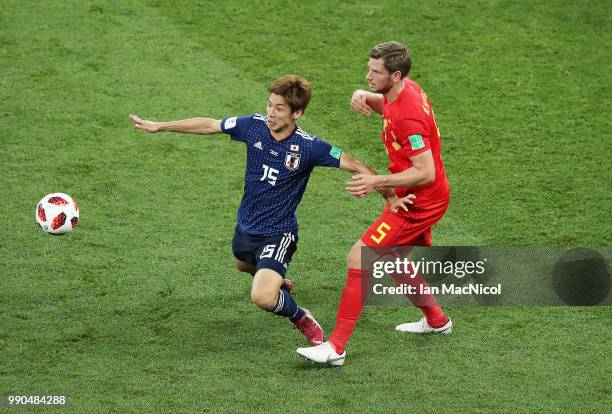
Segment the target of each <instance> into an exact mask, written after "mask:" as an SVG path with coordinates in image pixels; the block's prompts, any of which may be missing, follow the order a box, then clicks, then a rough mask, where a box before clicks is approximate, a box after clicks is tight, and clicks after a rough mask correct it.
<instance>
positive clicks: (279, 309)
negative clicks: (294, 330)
mask: <svg viewBox="0 0 612 414" xmlns="http://www.w3.org/2000/svg"><path fill="white" fill-rule="evenodd" d="M272 312H273V313H275V314H277V315H280V316H284V317H286V318H289V320H291V322H295V321H297V320H299V319H300V318H301V317H302V316H303V315H304V314H305V313H306V312H304V309H302V308H300V307H299V306H298V304H297V302H296V301H295V299H293V296H291V293H289V292H287V291H286V290H285V289H280V291H279V292H278V300H277V302H276V307H275V308H274V309H273V310H272Z"/></svg>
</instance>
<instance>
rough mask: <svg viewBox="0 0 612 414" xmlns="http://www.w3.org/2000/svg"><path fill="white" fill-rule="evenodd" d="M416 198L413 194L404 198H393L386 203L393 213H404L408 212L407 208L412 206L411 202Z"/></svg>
mask: <svg viewBox="0 0 612 414" xmlns="http://www.w3.org/2000/svg"><path fill="white" fill-rule="evenodd" d="M415 198H416V196H415V195H414V194H408V195H407V196H406V197H402V198H399V197H398V196H393V197H389V198H387V202H388V203H389V208H391V211H393V212H394V213H397V212H398V211H399V210H400V209H401V210H404V211H408V206H409V205H412V204H413V201H412V200H414V199H415Z"/></svg>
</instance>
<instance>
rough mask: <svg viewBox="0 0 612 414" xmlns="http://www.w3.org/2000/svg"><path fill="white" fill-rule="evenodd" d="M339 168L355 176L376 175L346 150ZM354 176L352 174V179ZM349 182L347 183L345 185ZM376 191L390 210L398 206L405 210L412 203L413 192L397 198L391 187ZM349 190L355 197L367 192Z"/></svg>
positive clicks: (362, 195) (396, 208) (394, 209)
mask: <svg viewBox="0 0 612 414" xmlns="http://www.w3.org/2000/svg"><path fill="white" fill-rule="evenodd" d="M340 168H341V169H343V170H344V171H348V172H351V173H357V175H356V176H371V177H378V176H377V175H376V171H374V170H373V169H372V168H371V167H369V166H368V165H366V164H364V163H362V162H360V161H357V160H356V159H354V158H353V157H351V156H350V155H348V154H347V153H346V152H343V153H342V156H341V157H340ZM356 176H354V177H353V179H354V178H355V177H356ZM351 182H352V181H351ZM351 182H349V183H347V186H348V184H350V183H351ZM347 190H348V187H347ZM376 191H378V193H379V194H380V195H381V196H383V198H384V199H385V200H387V202H388V203H389V205H390V207H391V210H393V211H394V212H396V211H397V210H398V209H400V208H401V209H402V210H406V211H407V210H408V204H412V200H413V199H414V198H415V195H414V194H408V195H407V196H406V197H403V198H399V197H398V196H397V195H396V194H395V191H393V189H391V188H380V189H376ZM349 192H350V193H351V194H352V195H353V196H355V197H364V196H365V195H366V194H367V192H366V193H364V194H355V193H354V192H352V191H350V190H349Z"/></svg>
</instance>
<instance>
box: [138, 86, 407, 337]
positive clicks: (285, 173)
mask: <svg viewBox="0 0 612 414" xmlns="http://www.w3.org/2000/svg"><path fill="white" fill-rule="evenodd" d="M268 91H269V96H268V106H267V116H262V115H259V114H252V115H248V116H242V117H228V118H223V119H221V120H218V119H210V118H201V117H200V118H190V119H184V120H180V121H170V122H154V121H148V120H143V119H141V118H140V117H138V116H137V115H130V120H132V122H134V126H135V127H136V128H139V129H142V130H145V131H147V132H160V131H168V132H181V133H192V134H203V135H208V134H216V133H221V132H222V133H225V134H229V135H230V137H231V139H232V140H235V141H241V142H243V143H245V144H246V151H247V162H246V172H245V175H244V194H243V196H242V201H241V202H240V207H239V209H238V223H237V225H236V230H235V233H234V238H233V240H232V248H233V253H234V256H235V259H236V268H237V269H238V270H240V271H242V272H247V273H250V274H251V275H253V283H252V286H251V301H252V302H253V303H254V304H255V305H257V306H258V307H259V308H261V309H263V310H265V311H268V312H273V313H275V314H277V315H280V316H284V317H287V318H289V320H290V321H291V322H292V323H293V324H294V325H295V327H296V328H297V329H299V331H300V332H302V333H303V334H304V336H305V337H306V338H307V339H308V341H309V343H310V344H311V345H313V346H315V345H319V344H321V343H323V342H324V332H323V329H322V328H321V326H320V325H319V323H318V322H317V321H316V319H315V318H314V317H313V316H312V314H311V313H310V312H309V311H308V310H306V309H304V308H302V307H300V306H299V305H298V304H297V302H296V301H295V299H294V297H293V296H292V295H291V293H290V291H291V287H292V284H291V282H289V281H288V280H285V273H286V272H287V267H288V266H289V263H290V262H291V259H292V257H293V254H294V253H295V251H296V249H297V242H298V223H297V219H296V216H295V210H296V208H297V206H298V204H299V202H300V200H301V199H302V195H303V194H304V190H305V189H306V184H307V183H308V179H309V178H310V174H311V173H312V170H313V168H314V167H317V166H322V167H335V168H341V169H343V170H346V171H350V172H355V173H364V174H375V171H374V170H372V169H371V168H370V167H368V166H367V165H365V164H362V163H361V162H359V161H357V160H355V159H353V158H352V157H350V156H349V155H348V154H346V153H345V152H343V151H342V150H341V149H340V148H338V147H335V146H332V145H330V144H328V143H327V142H325V141H323V140H322V139H320V138H318V137H316V136H313V135H310V134H308V133H306V132H304V131H303V130H302V129H301V128H299V127H298V126H297V124H296V122H297V120H298V119H299V118H300V116H302V114H303V113H304V111H305V110H306V107H307V106H308V103H309V102H310V97H311V86H310V83H309V82H308V81H306V80H305V79H303V78H300V77H298V76H293V75H286V76H283V77H281V78H279V79H277V80H275V81H274V82H272V84H270V86H269V87H268ZM381 194H382V195H383V197H384V198H385V199H386V200H387V202H388V203H389V204H390V206H391V208H392V209H394V210H396V211H397V209H400V208H401V209H404V210H407V204H411V203H412V202H411V198H412V196H407V197H404V198H398V197H397V196H396V195H395V193H394V192H393V191H392V190H390V191H384V190H383V191H382V192H381Z"/></svg>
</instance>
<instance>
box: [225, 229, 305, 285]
mask: <svg viewBox="0 0 612 414" xmlns="http://www.w3.org/2000/svg"><path fill="white" fill-rule="evenodd" d="M297 242H298V235H297V233H283V234H279V235H277V236H254V235H252V234H246V233H243V232H241V231H240V230H238V227H236V231H235V232H234V238H233V239H232V250H233V252H234V256H235V257H236V259H238V260H242V261H243V262H247V263H250V264H252V265H255V266H256V268H257V270H259V269H272V270H274V271H275V272H277V273H279V274H280V275H281V276H282V277H285V273H287V267H289V263H290V262H291V258H292V257H293V253H295V251H296V250H297Z"/></svg>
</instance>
